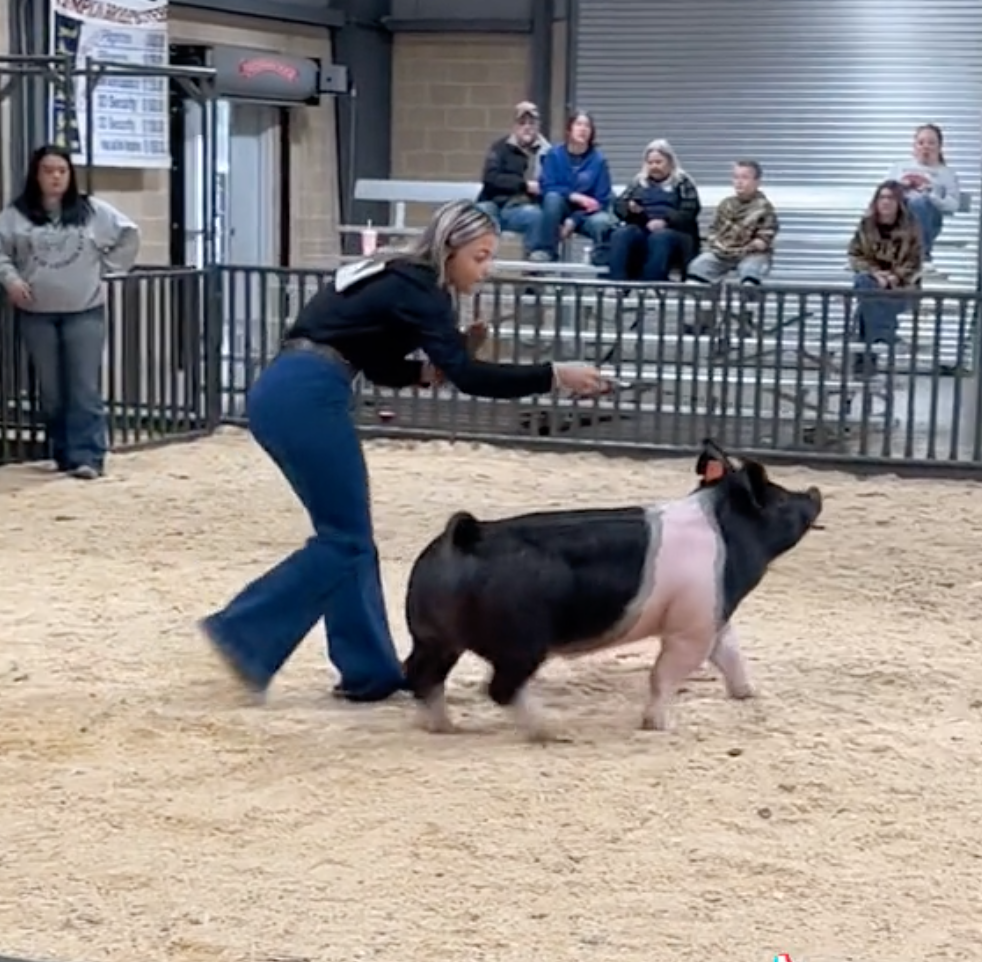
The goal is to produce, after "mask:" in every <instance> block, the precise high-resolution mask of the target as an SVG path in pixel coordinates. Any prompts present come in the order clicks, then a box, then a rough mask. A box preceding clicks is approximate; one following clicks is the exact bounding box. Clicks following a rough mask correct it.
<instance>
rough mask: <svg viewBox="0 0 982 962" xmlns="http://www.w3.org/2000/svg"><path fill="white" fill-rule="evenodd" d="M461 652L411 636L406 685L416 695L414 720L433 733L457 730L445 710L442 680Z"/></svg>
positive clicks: (405, 667)
mask: <svg viewBox="0 0 982 962" xmlns="http://www.w3.org/2000/svg"><path fill="white" fill-rule="evenodd" d="M461 654H462V652H461V651H460V650H459V649H457V648H454V647H450V646H448V645H446V644H440V643H438V642H433V641H426V642H424V641H422V640H421V639H419V638H414V639H413V650H412V651H411V652H410V654H409V657H408V658H407V659H406V664H405V666H404V672H405V675H406V685H407V687H408V688H409V690H410V691H411V692H412V693H413V697H414V698H415V699H416V705H417V719H418V723H419V725H420V727H422V728H424V729H426V730H427V731H430V732H433V733H434V734H451V733H452V732H455V731H456V730H457V728H456V726H455V725H454V723H453V721H452V720H451V718H450V713H449V712H448V711H447V695H446V682H447V676H448V675H449V674H450V672H451V671H453V669H454V666H455V665H456V664H457V662H458V661H459V660H460V656H461Z"/></svg>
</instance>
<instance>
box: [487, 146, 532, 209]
mask: <svg viewBox="0 0 982 962" xmlns="http://www.w3.org/2000/svg"><path fill="white" fill-rule="evenodd" d="M548 149H549V141H548V140H546V139H545V137H543V136H541V135H540V136H539V137H538V139H537V140H536V141H535V142H534V143H533V144H532V146H531V147H530V148H529V149H527V150H526V149H523V148H522V147H520V146H519V143H518V140H517V139H516V138H515V135H514V134H510V135H509V136H507V137H502V138H501V140H496V141H495V142H494V143H493V144H492V145H491V148H490V150H488V153H487V156H486V157H485V159H484V172H483V173H482V175H481V180H482V181H483V183H482V185H481V193H480V194H479V195H478V198H477V200H478V203H483V202H484V201H491V202H492V203H494V204H497V205H498V206H499V207H504V206H506V205H510V204H537V203H539V198H538V197H530V196H529V194H528V191H527V190H526V189H525V185H526V184H527V183H528V182H529V181H530V180H538V179H539V170H540V167H541V163H542V155H543V154H544V153H545V152H546V151H547V150H548Z"/></svg>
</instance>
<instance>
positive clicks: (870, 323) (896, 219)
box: [849, 180, 923, 377]
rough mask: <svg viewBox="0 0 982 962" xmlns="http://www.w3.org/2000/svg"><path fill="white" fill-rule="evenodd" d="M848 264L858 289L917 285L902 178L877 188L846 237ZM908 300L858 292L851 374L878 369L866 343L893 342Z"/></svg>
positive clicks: (916, 256)
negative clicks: (858, 344) (857, 344)
mask: <svg viewBox="0 0 982 962" xmlns="http://www.w3.org/2000/svg"><path fill="white" fill-rule="evenodd" d="M849 266H850V267H851V268H852V270H853V271H854V272H855V278H854V280H853V288H854V289H855V290H856V291H859V292H864V291H876V290H902V289H904V288H915V287H917V286H919V284H920V277H921V270H922V267H923V248H922V246H921V233H920V229H919V227H918V223H917V221H916V220H915V218H914V215H913V214H911V212H910V210H909V209H908V207H907V204H906V202H905V201H904V188H903V185H902V184H900V183H898V182H897V181H895V180H888V181H886V182H885V183H883V184H881V185H880V186H879V187H878V188H877V190H876V193H875V194H874V195H873V200H872V203H871V204H870V206H869V209H868V211H867V212H866V214H865V216H864V217H863V219H862V220H861V221H860V222H859V226H858V227H857V228H856V233H855V234H854V235H853V237H852V240H851V241H850V242H849ZM908 306H909V305H908V304H907V303H906V299H905V298H899V297H876V296H870V295H869V294H866V295H863V294H862V293H861V294H860V296H859V297H858V298H857V303H856V308H855V311H854V314H853V317H854V319H855V326H856V328H857V331H856V333H857V334H858V337H859V340H860V341H862V342H863V344H864V345H865V349H864V351H863V352H862V353H861V354H856V355H855V356H854V357H853V373H854V374H856V375H857V376H860V377H862V376H865V375H868V374H875V373H876V368H877V359H876V355H875V354H874V353H873V351H872V350H871V349H870V348H871V346H872V345H873V344H877V343H879V344H892V343H895V342H896V340H897V318H898V317H899V315H900V314H901V312H902V311H904V310H905V309H906V308H907V307H908Z"/></svg>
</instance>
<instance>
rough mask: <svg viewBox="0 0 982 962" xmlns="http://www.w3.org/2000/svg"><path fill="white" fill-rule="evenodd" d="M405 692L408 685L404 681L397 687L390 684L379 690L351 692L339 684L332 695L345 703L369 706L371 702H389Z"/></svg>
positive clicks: (356, 690)
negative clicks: (393, 697) (394, 696)
mask: <svg viewBox="0 0 982 962" xmlns="http://www.w3.org/2000/svg"><path fill="white" fill-rule="evenodd" d="M405 690H406V683H405V682H404V681H399V682H398V683H396V684H395V685H393V684H389V685H384V686H382V687H378V688H376V687H373V688H358V689H355V690H349V689H347V688H345V687H344V686H343V685H342V684H340V683H339V684H337V685H335V686H334V688H333V689H332V690H331V694H332V695H333V696H334V697H335V698H340V699H342V700H343V701H350V702H354V703H355V704H369V703H371V702H380V701H387V700H388V699H390V698H391V697H392V696H393V695H396V694H398V693H399V692H401V691H405Z"/></svg>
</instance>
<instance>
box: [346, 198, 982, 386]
mask: <svg viewBox="0 0 982 962" xmlns="http://www.w3.org/2000/svg"><path fill="white" fill-rule="evenodd" d="M480 189H481V185H480V183H479V182H476V181H416V180H369V179H361V180H359V181H357V183H356V185H355V199H356V200H361V201H374V202H383V203H387V204H389V206H390V222H389V224H386V225H373V226H374V227H375V229H376V230H377V231H379V233H380V234H391V235H395V236H398V235H402V236H405V235H412V234H414V233H416V232H418V230H419V228H418V227H412V226H410V225H408V224H407V213H408V205H411V204H412V205H424V206H428V207H433V206H435V205H439V204H443V203H447V202H448V201H451V200H457V199H460V198H461V197H468V198H476V197H477V196H478V194H479V192H480ZM622 189H623V185H618V186H616V187H615V193H619V192H620V191H621V190H622ZM763 189H764V191H765V193H766V194H767V196H768V197H769V198H770V199H771V201H772V202H773V203H774V205H775V207H776V208H777V210H778V214H779V216H780V218H781V233H780V234H779V235H778V241H777V248H776V253H775V262H774V269H773V271H772V273H771V275H770V277H769V280H768V282H769V283H770V284H775V285H781V284H799V285H800V284H808V285H813V286H816V287H843V288H845V287H849V286H850V283H851V281H850V277H849V275H848V273H847V265H846V258H845V250H846V246H847V244H848V241H849V237H850V236H851V234H852V231H853V230H854V229H855V226H856V223H857V221H858V219H859V217H860V216H861V214H862V212H863V211H864V210H865V209H866V206H867V204H868V203H869V199H870V195H871V191H872V189H873V188H872V187H870V188H869V189H867V188H856V187H826V186H807V187H806V186H794V185H791V186H789V185H785V184H770V183H767V182H765V184H764V187H763ZM731 192H732V188H731V187H730V185H729V184H719V185H717V184H710V185H702V184H700V185H699V196H700V199H701V201H702V208H703V212H702V217H701V221H702V227H703V231H704V232H705V231H706V230H707V229H708V227H709V223H710V221H711V219H712V215H713V211H714V210H715V208H716V205H718V204H719V202H720V201H721V200H722V199H723V198H725V197H727V196H729V194H730V193H731ZM971 209H972V197H971V195H970V194H968V193H967V192H966V193H963V194H962V196H961V202H960V208H959V210H960V215H959V216H957V217H955V218H952V219H949V220H948V222H947V223H946V225H945V230H944V232H943V233H942V235H941V237H940V238H939V239H938V241H937V242H936V245H935V255H934V261H935V265H936V270H935V271H934V273H932V274H930V275H928V277H927V278H926V280H925V286H926V287H927V288H928V289H931V290H939V291H944V290H959V289H960V290H965V289H971V288H972V287H973V286H974V283H975V269H976V257H975V253H974V247H975V245H976V243H977V240H976V236H975V234H976V225H975V223H974V221H973V220H972V219H970V218H968V217H965V216H964V215H965V214H967V213H968V212H970V211H971ZM362 229H364V228H363V225H343V226H342V228H341V230H342V231H345V232H351V231H360V230H362ZM582 244H583V241H582V240H581V239H579V238H576V239H574V240H573V242H572V243H571V245H570V253H569V254H568V256H567V257H566V258H565V260H564V261H563V263H562V264H552V265H546V267H547V268H548V270H549V273H551V274H555V275H559V276H568V277H577V276H580V277H589V276H597V275H598V274H602V273H603V272H602V271H598V270H597V269H596V268H594V267H592V266H591V265H590V264H588V263H584V261H585V258H584V257H583V256H582V251H583V247H582ZM497 270H498V271H499V272H501V273H505V274H509V273H518V272H524V273H531V274H539V275H541V274H542V273H543V266H542V265H532V264H529V263H527V262H524V261H517V260H504V261H500V262H499V263H498V264H497ZM803 322H804V324H805V328H806V336H807V337H808V338H809V339H810V340H818V339H820V338H821V330H820V329H819V327H818V326H817V325H820V324H823V323H824V324H827V325H830V326H831V329H832V330H836V325H838V329H839V330H841V327H842V325H843V324H844V318H843V317H841V316H839V317H835V316H833V317H830V318H827V319H824V320H823V319H821V318H817V317H816V316H815V315H814V314H812V315H811V316H809V317H806V318H804V319H803ZM912 326H913V319H912V317H911V315H910V314H905V315H901V318H900V335H901V337H902V338H904V339H905V340H906V341H908V342H910V341H911V340H912V335H913V330H912ZM963 338H964V332H963V330H962V323H961V321H960V319H959V318H958V317H956V316H952V315H948V316H947V317H945V318H944V320H943V322H942V324H941V325H940V329H939V330H938V332H937V337H936V338H935V337H934V336H933V332H932V336H931V337H930V338H925V337H923V336H921V337H919V338H918V340H919V345H918V354H919V355H921V356H922V358H923V359H924V364H927V365H931V366H933V365H935V364H936V363H937V362H938V361H940V363H941V364H944V365H948V366H951V367H954V366H956V365H958V364H964V363H965V359H964V354H965V350H964V344H963V343H962V341H963ZM935 341H936V342H937V343H936V344H935Z"/></svg>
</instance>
